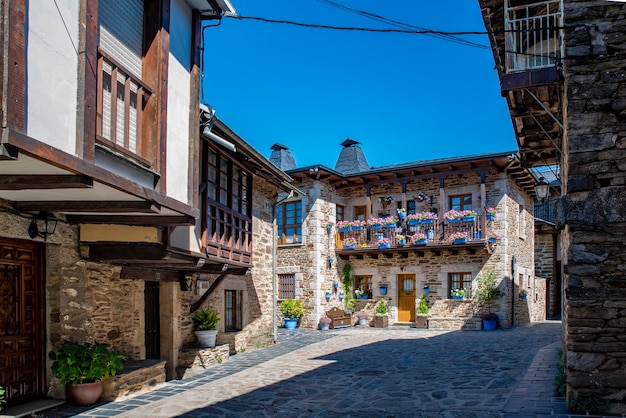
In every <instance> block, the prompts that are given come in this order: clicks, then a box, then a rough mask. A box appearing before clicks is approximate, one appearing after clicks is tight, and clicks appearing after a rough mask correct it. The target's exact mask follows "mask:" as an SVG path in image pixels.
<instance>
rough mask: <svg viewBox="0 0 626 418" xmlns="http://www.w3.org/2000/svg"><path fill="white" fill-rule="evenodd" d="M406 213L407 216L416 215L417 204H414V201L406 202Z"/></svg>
mask: <svg viewBox="0 0 626 418" xmlns="http://www.w3.org/2000/svg"><path fill="white" fill-rule="evenodd" d="M406 213H407V215H408V214H411V213H417V203H416V202H415V200H407V202H406Z"/></svg>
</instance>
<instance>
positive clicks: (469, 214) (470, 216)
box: [461, 209, 478, 222]
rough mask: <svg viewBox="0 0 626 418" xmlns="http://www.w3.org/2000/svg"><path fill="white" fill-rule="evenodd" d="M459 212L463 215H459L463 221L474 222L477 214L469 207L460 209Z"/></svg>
mask: <svg viewBox="0 0 626 418" xmlns="http://www.w3.org/2000/svg"><path fill="white" fill-rule="evenodd" d="M461 214H462V215H463V216H462V217H461V220H462V221H463V222H474V221H475V220H476V217H477V216H478V214H477V213H476V212H475V211H473V210H469V209H466V210H463V211H461Z"/></svg>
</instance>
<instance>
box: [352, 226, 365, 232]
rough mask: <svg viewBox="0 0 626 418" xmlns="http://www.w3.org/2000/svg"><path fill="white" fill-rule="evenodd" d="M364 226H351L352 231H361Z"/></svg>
mask: <svg viewBox="0 0 626 418" xmlns="http://www.w3.org/2000/svg"><path fill="white" fill-rule="evenodd" d="M364 228H365V227H363V226H353V227H352V230H353V231H362V230H363V229H364Z"/></svg>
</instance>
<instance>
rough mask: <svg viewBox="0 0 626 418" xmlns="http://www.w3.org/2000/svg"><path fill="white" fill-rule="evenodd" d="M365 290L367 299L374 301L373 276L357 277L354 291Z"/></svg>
mask: <svg viewBox="0 0 626 418" xmlns="http://www.w3.org/2000/svg"><path fill="white" fill-rule="evenodd" d="M357 289H359V290H363V291H365V292H366V293H367V298H368V299H372V276H355V277H354V290H357Z"/></svg>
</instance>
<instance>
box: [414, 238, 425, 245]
mask: <svg viewBox="0 0 626 418" xmlns="http://www.w3.org/2000/svg"><path fill="white" fill-rule="evenodd" d="M426 244H428V240H427V239H420V240H417V241H415V245H426Z"/></svg>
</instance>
